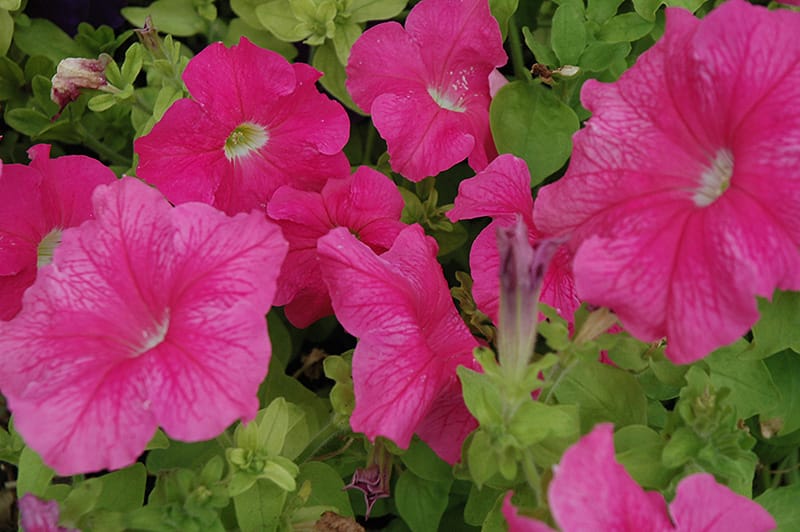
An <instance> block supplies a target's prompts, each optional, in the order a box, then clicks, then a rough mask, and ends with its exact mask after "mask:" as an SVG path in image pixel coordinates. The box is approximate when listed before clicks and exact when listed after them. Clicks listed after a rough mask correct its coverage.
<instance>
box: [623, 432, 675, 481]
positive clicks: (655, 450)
mask: <svg viewBox="0 0 800 532" xmlns="http://www.w3.org/2000/svg"><path fill="white" fill-rule="evenodd" d="M665 443H666V442H665V441H664V440H663V439H662V438H661V436H659V435H658V433H657V432H656V431H654V430H653V429H651V428H650V427H646V426H644V425H628V426H627V427H622V428H621V429H619V430H618V431H617V432H616V434H614V448H615V449H616V454H617V460H619V462H620V463H621V464H622V465H623V466H625V470H626V471H627V472H628V474H629V475H630V476H632V477H633V479H634V480H635V481H636V482H637V483H638V484H640V485H641V486H642V487H644V488H648V489H664V488H666V487H667V484H669V481H670V480H671V479H672V477H673V476H674V473H675V472H674V471H671V470H669V469H666V468H665V467H663V466H662V464H661V453H662V451H663V450H664V445H665Z"/></svg>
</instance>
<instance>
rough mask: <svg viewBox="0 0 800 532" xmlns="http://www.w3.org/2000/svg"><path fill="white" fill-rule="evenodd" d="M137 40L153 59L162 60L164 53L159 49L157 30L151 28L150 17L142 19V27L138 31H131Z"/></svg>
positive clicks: (153, 27) (159, 41) (159, 40)
mask: <svg viewBox="0 0 800 532" xmlns="http://www.w3.org/2000/svg"><path fill="white" fill-rule="evenodd" d="M133 31H134V32H136V36H137V37H138V38H139V42H141V43H142V46H144V47H145V48H147V49H148V50H149V51H150V53H151V54H153V57H155V58H156V59H163V58H164V51H163V50H162V48H161V38H160V37H159V36H158V30H157V29H156V27H155V26H153V19H152V18H150V15H147V18H145V19H144V26H142V27H141V28H139V29H136V30H133Z"/></svg>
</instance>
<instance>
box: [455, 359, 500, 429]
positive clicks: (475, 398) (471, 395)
mask: <svg viewBox="0 0 800 532" xmlns="http://www.w3.org/2000/svg"><path fill="white" fill-rule="evenodd" d="M456 372H457V373H458V377H459V378H460V379H461V387H462V390H463V394H464V402H465V403H466V405H467V408H468V409H469V411H470V412H471V413H472V415H473V416H475V419H477V420H478V422H479V423H480V424H481V426H484V427H499V426H501V425H502V423H503V417H502V412H503V405H504V401H503V395H502V394H501V393H500V390H498V389H497V386H496V385H495V383H494V382H493V381H492V380H491V379H489V377H488V376H487V375H486V374H484V373H478V372H476V371H472V370H470V369H467V368H466V367H464V366H459V367H458V368H457V369H456Z"/></svg>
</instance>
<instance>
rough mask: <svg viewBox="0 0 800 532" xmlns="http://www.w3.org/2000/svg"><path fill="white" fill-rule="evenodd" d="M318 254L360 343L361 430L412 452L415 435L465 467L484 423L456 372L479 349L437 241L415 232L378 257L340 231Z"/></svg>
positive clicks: (355, 419)
mask: <svg viewBox="0 0 800 532" xmlns="http://www.w3.org/2000/svg"><path fill="white" fill-rule="evenodd" d="M317 250H318V253H319V255H320V265H321V267H322V273H323V276H324V278H325V282H326V283H327V284H328V288H329V291H330V296H331V301H332V302H333V309H334V310H335V311H336V317H337V318H338V319H339V321H340V322H341V323H342V325H343V326H344V328H345V329H346V330H347V331H348V332H350V333H351V334H352V335H354V336H356V337H357V338H358V345H357V346H356V349H355V353H354V354H353V386H354V391H355V409H354V410H353V415H352V417H351V418H350V424H351V426H352V428H353V430H355V431H357V432H363V433H364V434H366V435H367V437H368V438H370V439H372V440H374V439H375V437H377V436H384V437H386V438H389V439H390V440H392V441H394V442H395V443H396V444H397V445H399V446H400V447H404V448H405V447H408V445H409V443H410V442H411V437H412V435H413V434H414V433H416V434H418V435H419V437H420V438H422V440H424V441H425V442H426V443H427V444H428V445H430V447H431V448H432V449H433V450H434V451H435V452H436V454H438V455H439V456H440V457H441V458H442V459H444V460H446V461H447V462H449V463H451V464H452V463H454V462H456V461H458V460H459V458H460V456H461V444H462V443H463V442H464V438H466V436H467V434H469V433H470V432H471V431H472V430H473V429H474V428H475V427H476V426H477V422H476V421H475V419H474V418H473V417H472V415H471V414H470V413H469V411H468V410H467V408H466V406H465V405H464V399H463V398H462V396H461V384H460V382H459V380H458V377H457V376H456V367H458V366H460V365H463V366H466V367H469V368H476V367H477V363H476V362H475V359H474V358H473V356H472V351H473V349H474V348H475V347H477V346H478V343H477V341H476V340H475V339H474V338H473V337H472V335H471V334H470V332H469V330H468V329H467V326H466V325H465V324H464V322H463V321H461V318H460V316H459V315H458V311H456V308H455V305H454V304H453V300H452V299H451V298H450V291H449V290H448V288H447V282H446V281H445V279H444V275H443V274H442V268H441V266H440V265H439V263H438V262H437V261H436V252H437V246H436V243H435V241H434V240H433V239H432V238H430V237H427V236H425V234H424V232H423V231H422V228H421V227H420V226H418V225H414V226H410V227H408V228H406V229H404V230H403V231H402V232H401V233H400V234H399V235H398V236H397V239H396V240H395V242H394V244H393V245H392V247H391V249H390V250H389V251H387V252H386V253H384V254H383V255H381V256H378V255H376V254H375V253H374V252H373V251H372V250H371V249H370V248H369V247H368V246H367V245H366V244H363V243H361V242H359V241H358V239H357V238H356V237H355V236H353V235H352V234H351V233H350V232H349V231H348V230H347V229H345V228H342V227H340V228H337V229H334V230H332V231H331V232H330V233H328V235H326V236H324V237H322V238H321V239H320V240H319V244H318V245H317Z"/></svg>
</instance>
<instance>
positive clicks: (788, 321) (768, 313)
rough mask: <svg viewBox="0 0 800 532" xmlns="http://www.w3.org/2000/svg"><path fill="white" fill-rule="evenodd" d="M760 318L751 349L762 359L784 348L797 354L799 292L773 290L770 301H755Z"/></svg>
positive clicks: (799, 327) (799, 310)
mask: <svg viewBox="0 0 800 532" xmlns="http://www.w3.org/2000/svg"><path fill="white" fill-rule="evenodd" d="M758 310H759V312H760V313H761V318H760V319H759V320H758V323H756V324H755V325H754V326H753V346H754V348H755V351H756V352H757V354H758V355H759V356H761V357H766V356H769V355H771V354H773V353H777V352H779V351H783V350H784V349H793V350H794V351H797V352H800V292H781V291H776V292H775V295H774V296H773V298H772V302H769V301H767V300H766V299H763V298H759V299H758Z"/></svg>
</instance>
